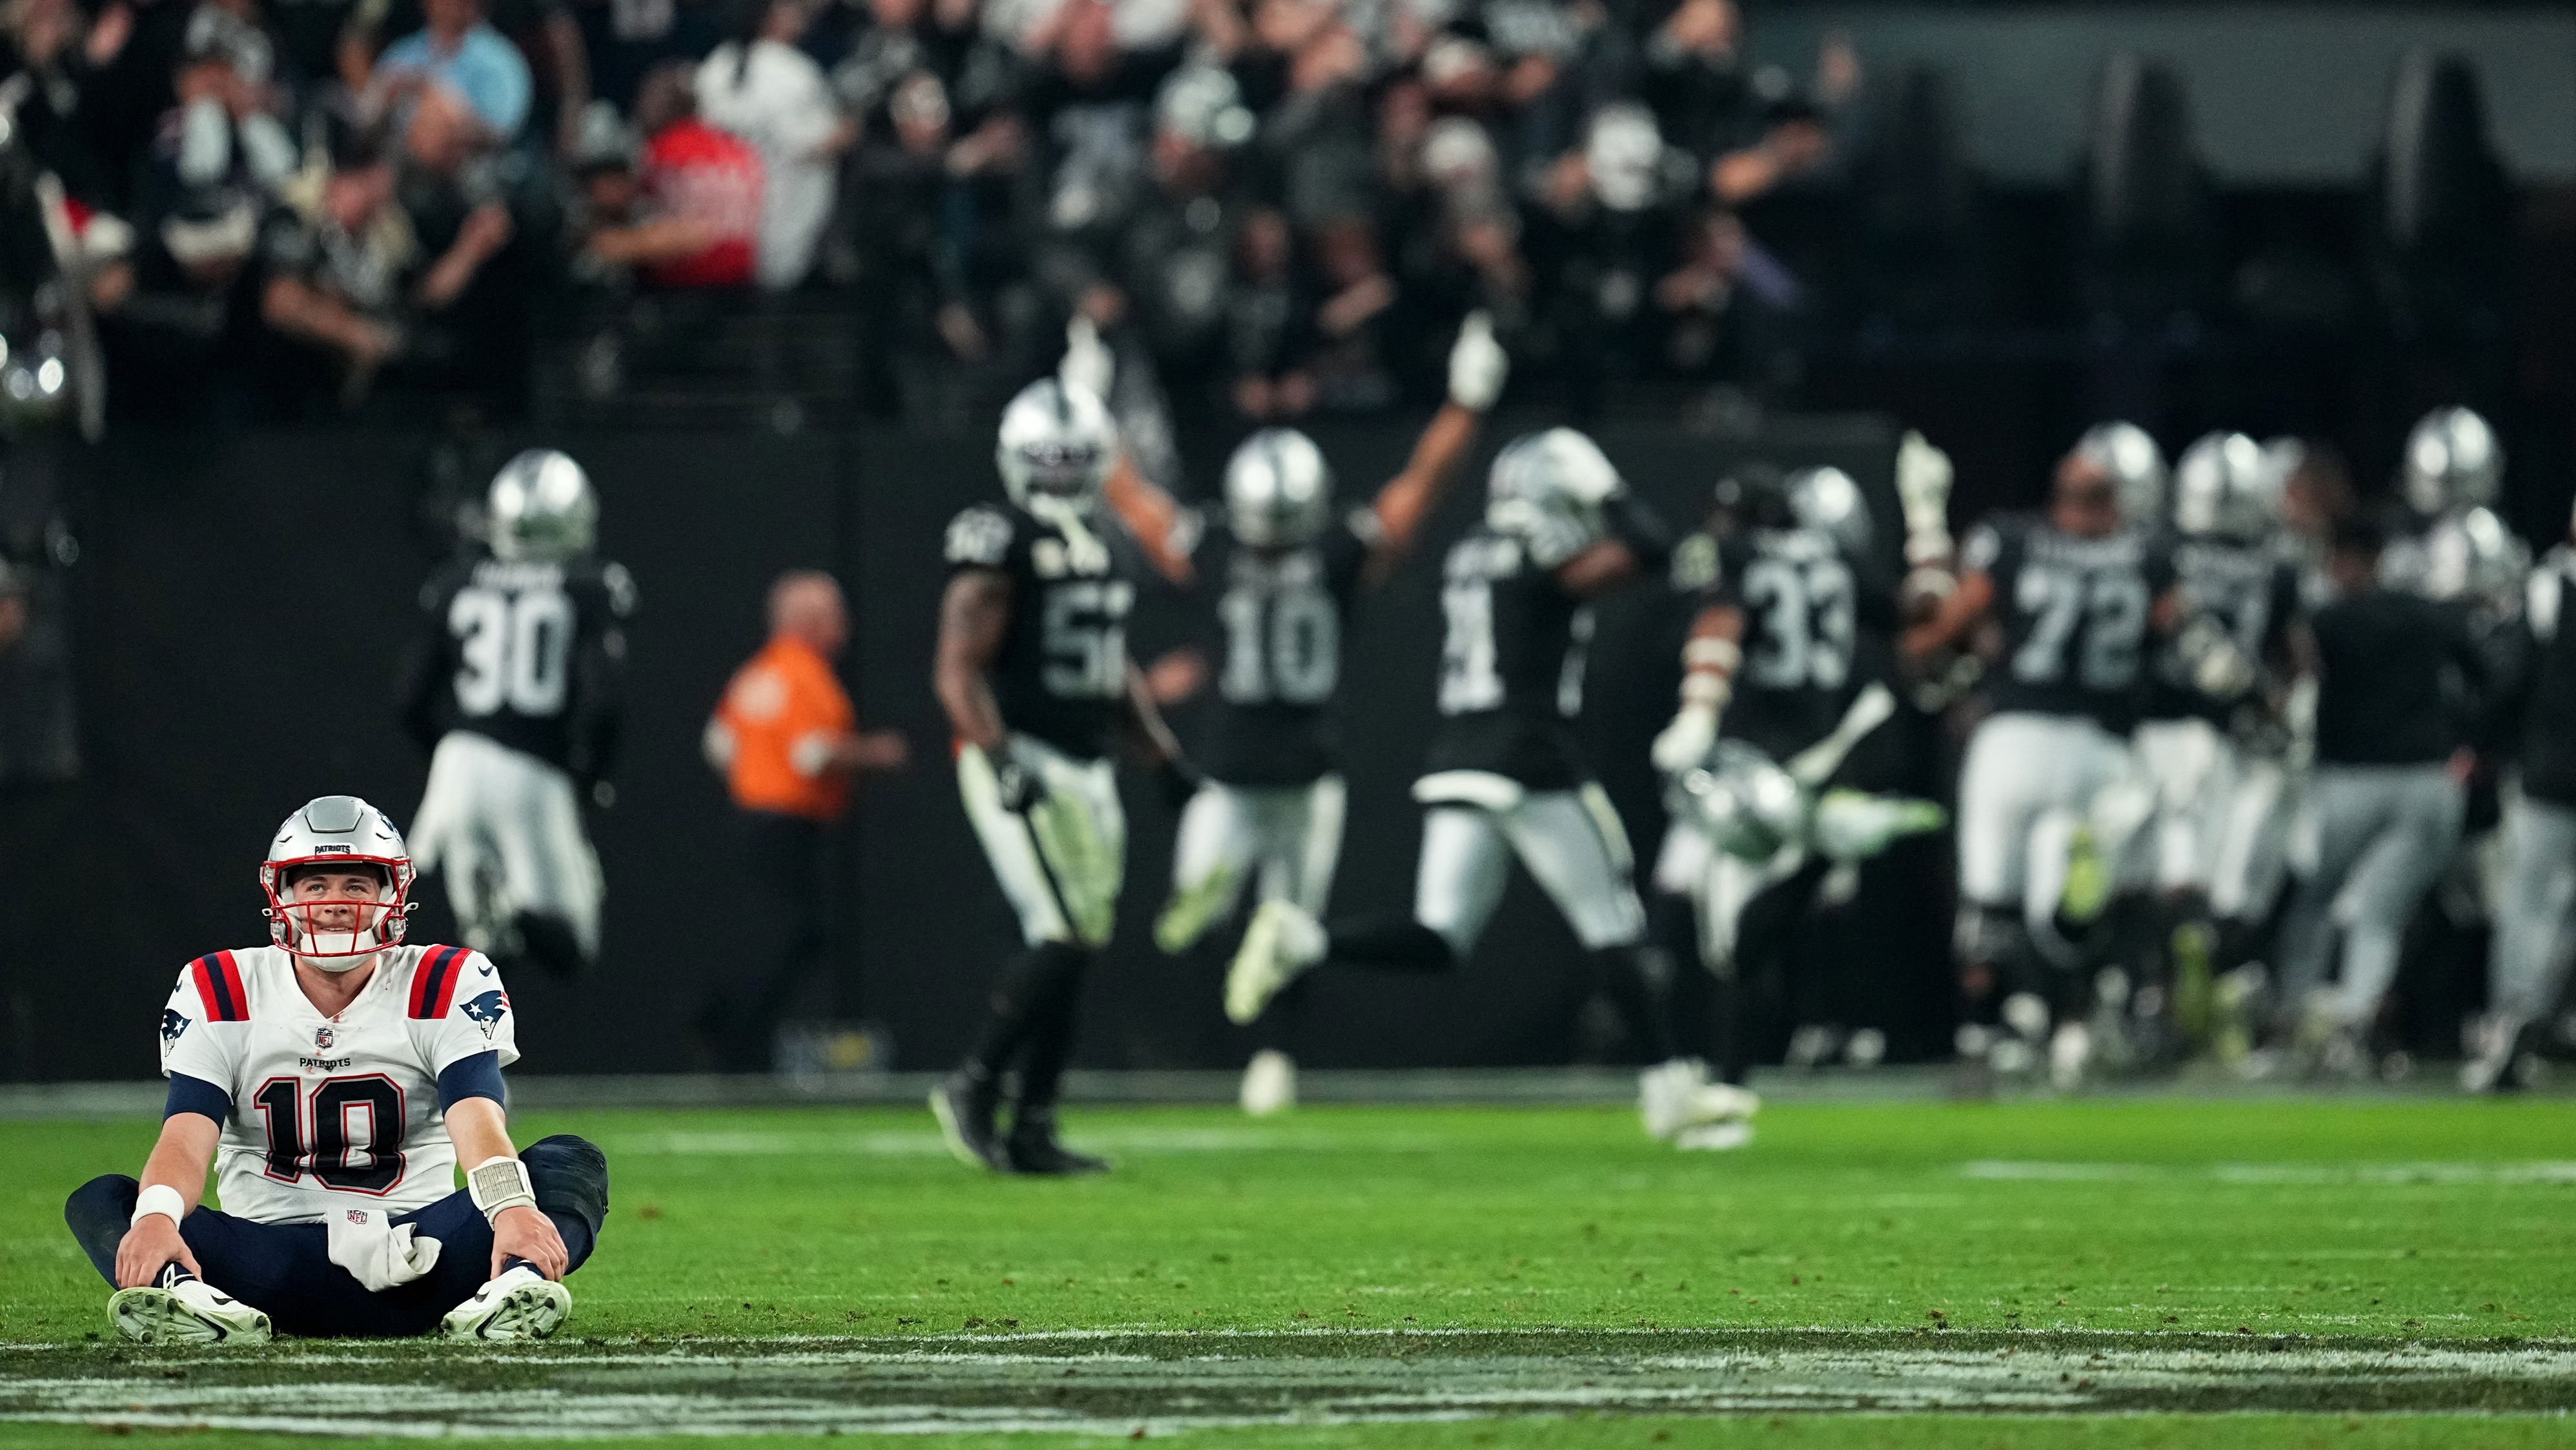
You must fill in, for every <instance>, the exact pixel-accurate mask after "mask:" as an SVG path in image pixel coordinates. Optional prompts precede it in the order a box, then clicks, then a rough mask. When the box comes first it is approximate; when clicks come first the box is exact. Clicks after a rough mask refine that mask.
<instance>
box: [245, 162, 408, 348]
mask: <svg viewBox="0 0 2576 1450" xmlns="http://www.w3.org/2000/svg"><path fill="white" fill-rule="evenodd" d="M261 248H262V252H263V254H264V255H263V258H262V260H263V261H264V263H265V264H266V267H267V269H268V279H267V282H266V284H265V286H264V289H263V291H262V294H261V298H260V315H261V316H262V317H263V318H265V319H266V320H267V322H268V325H269V326H271V327H273V328H275V329H276V330H277V331H278V332H280V333H282V334H284V335H285V336H287V337H289V338H292V339H294V340H296V341H298V342H302V343H305V344H307V345H309V346H312V347H315V348H319V349H322V350H324V351H325V352H327V353H329V354H331V355H332V356H333V357H334V358H335V359H336V360H337V361H338V362H339V364H340V365H341V369H342V371H343V373H344V375H345V376H346V377H347V378H348V379H349V380H351V382H352V383H353V385H354V386H355V388H356V389H358V390H359V391H363V390H364V388H365V387H366V385H367V382H368V381H369V380H370V379H372V377H373V375H374V373H375V371H376V370H377V369H378V368H381V367H382V366H384V364H385V363H386V362H387V361H388V360H390V359H391V358H392V357H393V355H394V353H395V352H396V351H397V350H398V349H399V348H400V347H401V346H402V342H403V331H402V321H401V305H402V297H403V293H404V290H405V288H406V286H407V285H408V284H409V283H410V282H411V281H412V279H413V278H414V277H415V276H416V275H417V273H418V271H419V267H420V262H419V256H420V246H419V241H418V239H417V237H415V236H414V234H413V232H412V229H411V221H410V218H408V217H406V216H404V215H403V213H402V209H401V207H399V206H397V205H396V204H395V202H394V168H393V164H392V162H391V161H389V160H387V159H386V158H385V157H383V156H382V155H380V154H376V153H375V152H373V151H372V150H369V149H365V148H363V147H359V148H355V149H352V150H351V151H350V152H349V153H347V154H345V155H343V156H342V157H341V158H340V159H339V160H338V162H337V163H336V164H335V165H333V166H332V168H331V170H330V172H329V173H328V175H326V176H325V177H324V178H323V179H322V180H321V183H320V184H319V185H318V186H312V185H307V186H302V187H298V188H295V189H293V190H291V191H290V193H289V195H288V206H287V207H286V208H284V209H282V210H281V211H280V212H279V213H278V214H277V215H276V216H275V217H273V218H272V219H271V220H270V222H269V224H268V227H267V229H266V233H265V235H264V236H263V237H262V239H261Z"/></svg>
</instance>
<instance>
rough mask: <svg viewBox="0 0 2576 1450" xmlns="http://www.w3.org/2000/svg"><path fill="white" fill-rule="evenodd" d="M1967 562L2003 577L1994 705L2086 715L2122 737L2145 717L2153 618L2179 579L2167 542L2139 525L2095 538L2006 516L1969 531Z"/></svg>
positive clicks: (1989, 678) (1992, 680)
mask: <svg viewBox="0 0 2576 1450" xmlns="http://www.w3.org/2000/svg"><path fill="white" fill-rule="evenodd" d="M1959 561H1960V564H1961V565H1962V567H1964V568H1968V569H1973V570H1976V571H1978V572H1980V573H1983V574H1984V575H1985V576H1986V577H1987V578H1989V579H1991V580H1993V581H1994V586H1995V604H1994V612H1995V615H1996V617H1997V618H1998V619H1999V620H2000V621H2001V623H2002V625H2003V635H2004V648H2003V657H2002V658H2001V659H2000V660H1998V661H1997V662H1996V665H1995V668H1993V669H1990V670H1988V671H1987V672H1986V699H1987V703H1988V704H1990V705H1992V706H1993V707H1994V709H1995V710H1996V711H1997V712H1999V713H2000V712H2005V711H2019V712H2023V713H2028V714H2035V715H2073V716H2080V717H2082V718H2085V719H2089V720H2092V721H2093V722H2095V723H2096V724H2099V725H2101V726H2102V727H2103V728H2104V729H2107V730H2110V731H2112V732H2113V733H2115V734H2125V733H2127V731H2128V730H2129V727H2130V726H2132V725H2134V724H2136V723H2137V719H2138V708H2139V706H2140V704H2141V703H2143V699H2144V695H2145V665H2146V661H2147V635H2148V631H2149V624H2150V616H2151V615H2152V614H2153V612H2154V609H2155V601H2156V599H2157V597H2158V596H2159V595H2161V594H2163V593H2164V592H2165V590H2166V589H2168V588H2169V587H2171V586H2172V584H2173V560H2172V556H2171V555H2170V554H2169V553H2168V552H2167V551H2166V549H2165V547H2164V545H2163V544H2162V543H2160V542H2159V541H2157V540H2156V539H2154V538H2151V537H2150V536H2149V535H2148V534H2147V533H2146V532H2145V531H2144V530H2140V529H2123V530H2121V531H2120V532H2118V533H2115V534H2109V535H2105V536H2103V537H2101V538H2086V537H2083V536H2081V535H2076V534H2068V533H2063V532H2060V531H2059V530H2057V529H2055V528H2052V527H2050V526H2049V525H2048V524H2047V523H2046V522H2045V521H2043V520H2040V519H2036V518H2031V517H2027V516H2019V517H2015V516H2007V517H2004V518H1999V519H1995V520H1992V521H1990V522H1987V523H1983V524H1979V525H1978V526H1977V527H1976V528H1974V529H1972V530H1970V531H1969V533H1968V537H1967V541H1966V543H1965V544H1964V545H1962V546H1961V548H1960V551H1959Z"/></svg>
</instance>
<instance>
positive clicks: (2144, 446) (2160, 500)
mask: <svg viewBox="0 0 2576 1450" xmlns="http://www.w3.org/2000/svg"><path fill="white" fill-rule="evenodd" d="M2074 453H2075V456H2076V457H2078V458H2081V459H2083V460H2085V461H2086V462H2088V463H2091V464H2092V465H2094V466H2095V467H2097V468H2099V469H2101V470H2102V472H2103V473H2105V474H2107V475H2109V476H2110V479H2111V487H2112V491H2113V492H2114V493H2116V494H2118V495H2119V499H2120V517H2121V518H2123V519H2125V520H2126V521H2128V522H2129V523H2132V524H2145V523H2153V522H2154V521H2155V520H2156V519H2157V518H2158V517H2160V516H2161V515H2162V514H2163V513H2164V507H2165V451H2164V450H2163V449H2162V448H2159V447H2157V446H2156V440H2155V438H2154V437H2153V436H2152V435H2150V434H2149V433H2148V432H2147V430H2146V429H2144V428H2141V427H2139V426H2138V425H2137V424H2135V423H2127V422H2120V421H2117V420H2114V421H2112V422H2108V423H2096V424H2094V425H2093V426H2092V427H2090V428H2087V429H2085V430H2084V436H2083V437H2081V438H2078V439H2076V440H2075V448H2074Z"/></svg>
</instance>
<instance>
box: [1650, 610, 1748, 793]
mask: <svg viewBox="0 0 2576 1450" xmlns="http://www.w3.org/2000/svg"><path fill="white" fill-rule="evenodd" d="M1743 661H1744V611H1743V610H1740V609H1738V608H1736V607H1735V606H1734V605H1732V604H1727V603H1724V602H1718V603H1712V604H1710V605H1708V606H1707V607H1706V608H1704V609H1702V610H1700V612H1699V614H1698V616H1697V617H1696V618H1694V619H1693V620H1691V627H1690V638H1689V639H1688V640H1686V641H1685V642H1684V643H1683V645H1682V690H1681V696H1682V700H1681V708H1680V709H1678V710H1675V711H1674V712H1673V718H1672V723H1670V724H1668V725H1666V726H1665V727H1664V728H1663V730H1662V731H1661V732H1660V733H1658V734H1657V735H1656V736H1655V744H1654V750H1653V754H1654V760H1655V768H1656V769H1657V770H1660V771H1663V772H1664V773H1665V774H1667V775H1672V774H1676V773H1678V772H1681V771H1685V770H1688V769H1690V768H1691V767H1692V766H1694V765H1697V764H1699V763H1700V762H1701V761H1703V760H1706V759H1707V758H1708V752H1709V748H1710V747H1711V746H1714V745H1715V744H1717V723H1718V719H1719V717H1720V716H1722V715H1724V714H1725V712H1726V702H1727V701H1728V700H1729V699H1731V698H1733V697H1734V694H1735V667H1736V666H1737V665H1739V664H1741V663H1743Z"/></svg>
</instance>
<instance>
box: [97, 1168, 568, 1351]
mask: <svg viewBox="0 0 2576 1450" xmlns="http://www.w3.org/2000/svg"><path fill="white" fill-rule="evenodd" d="M519 1161H520V1162H522V1163H524V1164H526V1165H527V1168H528V1181H529V1183H530V1185H531V1186H532V1187H533V1188H534V1189H535V1190H536V1195H537V1208H538V1210H539V1211H540V1212H542V1213H544V1214H545V1216H546V1217H547V1218H549V1219H552V1220H554V1225H555V1231H556V1232H557V1233H560V1234H562V1235H563V1241H564V1249H565V1252H566V1254H567V1255H568V1257H567V1259H566V1264H567V1268H566V1270H565V1272H567V1273H569V1272H571V1270H573V1269H578V1268H580V1267H581V1266H582V1263H583V1261H584V1260H586V1259H588V1258H589V1257H590V1251H591V1249H592V1248H593V1247H594V1246H595V1245H597V1244H598V1242H599V1229H600V1224H601V1222H602V1221H603V1220H605V1219H606V1218H607V1216H608V1159H607V1158H606V1157H605V1156H603V1155H602V1154H601V1153H600V1151H599V1150H598V1149H597V1148H594V1147H592V1146H591V1145H590V1144H589V1143H588V1142H586V1141H584V1140H583V1139H580V1138H575V1137H572V1136H570V1135H568V1134H565V1135H558V1136H555V1137H552V1138H542V1139H539V1140H538V1141H536V1142H534V1143H531V1144H529V1145H528V1146H527V1147H526V1148H525V1149H524V1150H522V1151H521V1152H520V1154H519ZM140 1187H141V1185H139V1184H137V1183H136V1182H135V1181H134V1180H133V1179H131V1178H128V1177H126V1176H125V1175H124V1174H122V1173H111V1174H107V1175H105V1176H104V1177H99V1178H93V1179H91V1180H90V1181H89V1182H87V1183H84V1184H82V1185H81V1186H80V1187H79V1188H78V1189H76V1190H74V1191H73V1193H72V1196H71V1198H70V1200H69V1201H67V1202H65V1203H64V1205H63V1220H64V1222H66V1223H68V1224H70V1225H71V1230H72V1237H73V1238H74V1239H76V1240H78V1241H79V1243H80V1246H81V1251H82V1252H83V1253H86V1254H88V1255H89V1261H90V1262H91V1263H92V1264H94V1265H96V1266H97V1267H98V1272H99V1274H100V1275H101V1276H102V1277H104V1278H105V1279H106V1280H107V1281H108V1282H109V1283H110V1284H113V1283H115V1282H116V1246H117V1245H118V1244H119V1243H121V1242H123V1241H124V1239H125V1231H126V1229H127V1228H128V1227H129V1225H130V1223H131V1221H132V1219H133V1217H134V1198H135V1194H136V1193H137V1192H138V1191H139V1190H140ZM393 1222H394V1225H395V1226H396V1227H400V1226H401V1225H403V1224H412V1225H414V1226H416V1227H417V1228H418V1229H419V1231H420V1234H421V1236H422V1237H424V1238H433V1239H436V1240H438V1242H439V1250H438V1264H437V1266H436V1267H434V1268H432V1269H431V1270H430V1271H429V1272H428V1273H427V1274H424V1275H422V1276H421V1277H420V1278H418V1279H415V1280H413V1281H412V1282H410V1283H408V1284H404V1285H401V1286H400V1287H398V1288H393V1289H387V1290H385V1291H384V1292H383V1293H380V1294H379V1293H375V1292H372V1291H370V1290H369V1289H368V1288H367V1287H366V1286H365V1285H363V1284H360V1283H359V1282H358V1281H357V1279H356V1278H354V1277H352V1276H351V1275H350V1273H349V1271H348V1270H346V1269H344V1268H342V1267H340V1266H339V1265H338V1264H335V1263H333V1262H331V1251H330V1230H328V1229H327V1228H325V1227H323V1226H322V1225H321V1224H319V1223H255V1222H253V1221H252V1220H250V1219H246V1218H237V1217H235V1216H233V1215H232V1214H229V1213H225V1212H224V1211H222V1210H221V1209H214V1208H200V1209H198V1210H196V1211H195V1212H194V1213H191V1214H189V1215H188V1218H187V1221H186V1222H185V1223H182V1224H180V1225H179V1237H180V1238H182V1239H183V1240H185V1241H186V1242H187V1245H188V1249H189V1252H191V1253H193V1254H195V1255H196V1256H197V1265H198V1267H199V1268H202V1269H203V1270H205V1273H204V1275H203V1276H202V1277H203V1278H204V1279H205V1281H206V1282H207V1283H209V1284H212V1285H214V1286H215V1287H216V1288H218V1289H221V1290H223V1291H224V1292H225V1293H227V1294H230V1295H231V1296H233V1297H234V1298H236V1299H239V1300H240V1301H242V1302H243V1303H245V1304H248V1305H249V1306H251V1307H252V1308H254V1309H257V1310H259V1311H260V1312H262V1313H264V1314H266V1315H267V1316H268V1319H269V1324H270V1325H271V1327H273V1328H274V1329H275V1330H276V1331H277V1332H278V1333H280V1334H298V1335H304V1336H308V1337H311V1338H342V1337H346V1338H392V1337H399V1336H405V1335H415V1334H426V1333H428V1332H429V1331H430V1330H431V1329H432V1328H435V1327H436V1326H437V1324H438V1321H439V1319H440V1318H441V1317H442V1316H444V1315H445V1314H446V1313H447V1311H448V1310H450V1309H453V1308H455V1307H456V1306H457V1305H459V1304H462V1303H464V1302H465V1301H466V1300H468V1299H470V1298H472V1297H473V1296H474V1291H475V1290H477V1289H480V1288H482V1287H483V1285H484V1282H485V1281H486V1280H488V1279H489V1278H490V1277H491V1275H492V1226H491V1225H490V1224H489V1223H486V1222H485V1221H484V1219H483V1211H482V1210H481V1209H479V1208H476V1207H475V1206H474V1200H473V1199H472V1198H470V1197H468V1196H467V1195H466V1194H465V1193H464V1192H463V1191H462V1190H459V1191H457V1192H455V1193H451V1194H449V1195H447V1196H446V1197H445V1198H442V1199H440V1200H439V1201H438V1202H436V1203H433V1204H431V1205H429V1206H428V1207H427V1208H422V1209H416V1210H414V1211H413V1212H410V1213H406V1214H402V1215H400V1216H399V1217H397V1218H395V1219H394V1220H393Z"/></svg>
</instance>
